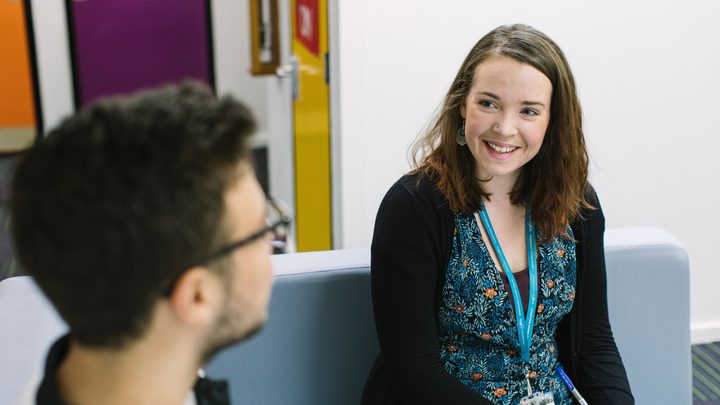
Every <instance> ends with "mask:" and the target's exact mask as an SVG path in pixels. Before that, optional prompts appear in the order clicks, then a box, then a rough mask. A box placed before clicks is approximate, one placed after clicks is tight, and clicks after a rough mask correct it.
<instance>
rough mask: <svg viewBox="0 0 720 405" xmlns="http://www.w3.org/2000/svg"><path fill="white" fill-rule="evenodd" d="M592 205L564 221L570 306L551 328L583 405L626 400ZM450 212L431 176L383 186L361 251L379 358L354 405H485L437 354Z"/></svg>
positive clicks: (600, 220)
mask: <svg viewBox="0 0 720 405" xmlns="http://www.w3.org/2000/svg"><path fill="white" fill-rule="evenodd" d="M587 198H588V200H589V202H590V203H591V204H592V205H593V206H594V207H597V209H596V210H586V211H584V212H583V213H582V217H583V218H584V219H581V220H577V221H575V223H573V224H571V226H572V230H573V233H574V236H575V239H576V240H577V241H578V243H577V286H576V295H575V301H574V304H573V308H572V311H571V312H570V314H569V315H568V316H566V317H565V319H563V320H562V321H561V322H560V324H559V326H558V329H557V332H556V336H555V338H556V341H557V344H558V350H559V359H560V362H561V363H562V364H563V366H564V368H565V371H566V372H567V373H568V375H569V376H570V378H571V379H572V380H573V382H574V383H575V385H576V386H577V388H578V390H579V391H580V393H581V394H582V395H583V396H584V397H585V399H586V400H587V401H588V403H590V404H593V405H596V404H603V405H616V404H617V405H626V404H633V403H634V399H633V397H632V394H631V392H630V386H629V384H628V381H627V375H626V373H625V368H624V366H623V363H622V360H621V359H620V354H619V353H618V350H617V346H616V345H615V340H614V339H613V336H612V331H611V329H610V323H609V320H608V311H607V291H606V276H605V253H604V248H603V233H604V230H605V218H604V216H603V213H602V210H601V209H600V203H599V201H598V199H597V196H596V195H595V192H594V191H593V190H592V188H591V187H588V192H587ZM452 229H453V213H452V212H451V211H450V208H449V204H448V203H447V200H446V199H445V198H444V197H443V196H442V194H441V193H440V192H439V191H438V190H437V188H436V187H435V185H434V183H433V182H432V181H430V180H429V179H427V178H426V177H423V176H422V175H408V176H403V177H402V178H401V179H400V180H398V181H397V182H396V183H395V184H394V185H393V186H392V187H391V188H390V190H389V191H388V192H387V194H386V195H385V198H384V199H383V201H382V203H381V205H380V209H379V211H378V214H377V218H376V221H375V231H374V235H373V241H372V248H371V274H372V299H373V307H374V312H375V326H376V329H377V334H378V339H379V342H380V355H379V356H378V359H377V360H376V361H375V364H374V365H373V368H372V370H371V371H370V376H369V378H368V381H367V383H366V385H365V390H364V392H363V397H362V404H363V405H380V404H383V405H385V404H394V405H398V404H406V405H422V404H443V405H445V404H448V405H450V404H452V405H454V404H468V405H469V404H473V405H490V402H488V401H487V400H485V399H484V398H483V397H481V395H480V394H478V393H476V392H475V391H473V390H472V389H470V388H469V387H467V386H466V385H464V384H463V383H461V382H460V381H458V380H457V379H456V378H455V377H454V376H452V375H451V374H449V373H447V372H446V371H445V369H444V368H443V366H442V364H441V361H440V348H439V340H438V325H439V322H438V308H439V303H440V291H441V289H442V286H443V284H444V280H445V274H444V273H445V268H446V266H447V262H448V260H449V257H450V252H451V249H452Z"/></svg>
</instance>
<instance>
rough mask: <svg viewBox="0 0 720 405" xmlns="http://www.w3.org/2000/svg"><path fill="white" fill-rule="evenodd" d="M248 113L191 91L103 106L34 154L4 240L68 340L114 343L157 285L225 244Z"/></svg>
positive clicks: (153, 298)
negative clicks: (227, 199)
mask: <svg viewBox="0 0 720 405" xmlns="http://www.w3.org/2000/svg"><path fill="white" fill-rule="evenodd" d="M254 129H255V123H254V119H253V117H252V115H251V113H250V111H249V110H248V109H247V108H246V107H245V106H244V105H242V104H241V103H239V102H237V101H235V100H233V99H232V98H230V97H224V98H221V99H217V98H216V97H215V96H214V94H213V93H212V91H211V90H210V89H208V88H207V87H205V86H204V85H201V84H199V83H192V82H188V83H183V84H181V85H170V86H166V87H162V88H159V89H153V90H149V91H145V92H141V93H138V94H136V95H132V96H127V97H117V98H109V99H105V100H103V101H100V102H98V103H97V104H95V105H94V106H91V107H90V108H88V109H87V110H84V111H81V112H79V113H77V114H75V115H73V116H71V117H69V118H67V119H66V120H65V121H64V122H63V123H62V124H61V125H60V126H59V127H58V128H56V129H54V130H53V131H52V132H51V133H50V134H49V135H48V136H47V138H46V140H44V141H42V142H39V143H38V144H37V145H36V146H35V147H33V148H32V149H30V150H29V151H28V152H27V154H26V155H25V156H24V158H23V159H22V161H21V162H20V163H19V165H18V167H17V170H16V172H15V177H14V180H13V183H12V193H11V199H12V200H11V214H12V224H11V232H12V236H13V238H14V242H15V248H16V252H17V255H18V258H19V261H20V263H21V265H22V266H23V268H24V269H25V270H26V271H27V272H28V273H29V274H30V275H32V276H33V277H34V278H35V280H36V282H37V283H38V285H39V286H40V287H41V289H42V290H43V291H44V292H45V294H46V295H47V296H48V298H49V299H50V301H51V302H52V303H53V304H54V306H55V307H56V308H57V310H58V312H59V313H60V315H61V316H62V318H63V319H64V320H65V321H66V322H67V323H68V325H69V326H70V330H71V333H72V335H73V338H74V339H75V340H76V341H77V342H79V343H81V344H84V345H87V346H96V347H108V346H114V347H119V346H122V345H123V344H125V343H126V342H128V341H131V340H132V339H134V338H137V337H139V336H140V335H141V334H142V333H143V331H144V330H145V328H146V326H147V324H148V321H149V318H150V315H151V310H152V308H153V307H154V303H155V302H157V300H158V299H159V298H160V297H161V296H162V291H163V289H164V288H165V287H166V286H167V285H168V283H170V282H171V280H172V279H173V278H174V277H175V276H176V275H177V274H178V273H179V272H180V271H182V270H183V269H184V268H187V267H188V266H189V264H190V263H193V261H194V260H196V259H197V258H199V257H202V256H203V255H205V254H207V253H208V252H210V251H212V250H213V249H214V248H216V247H218V246H219V245H221V244H222V243H223V242H226V240H225V235H224V234H225V232H224V231H223V227H222V225H221V224H222V216H223V213H224V211H225V207H224V195H225V190H226V189H227V188H228V186H229V185H230V183H231V182H235V181H237V180H238V179H239V177H240V176H242V175H245V174H243V173H244V172H251V171H252V170H251V169H245V170H242V168H243V167H249V166H248V165H243V164H242V163H244V162H247V161H248V159H249V153H248V147H247V138H248V136H249V135H250V134H252V132H253V131H254Z"/></svg>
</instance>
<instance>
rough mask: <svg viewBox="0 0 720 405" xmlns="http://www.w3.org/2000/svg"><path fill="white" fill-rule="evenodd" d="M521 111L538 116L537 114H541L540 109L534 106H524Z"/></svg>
mask: <svg viewBox="0 0 720 405" xmlns="http://www.w3.org/2000/svg"><path fill="white" fill-rule="evenodd" d="M520 113H522V114H525V115H529V116H531V117H536V116H538V115H540V112H539V111H538V110H534V109H532V108H523V109H522V111H520Z"/></svg>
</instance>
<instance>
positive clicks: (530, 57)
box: [411, 24, 592, 241]
mask: <svg viewBox="0 0 720 405" xmlns="http://www.w3.org/2000/svg"><path fill="white" fill-rule="evenodd" d="M492 55H503V56H507V57H510V58H512V59H514V60H516V61H518V62H521V63H526V64H528V65H531V66H533V67H534V68H536V69H537V70H539V71H540V72H542V73H543V74H544V75H545V76H547V78H548V79H550V82H551V83H552V101H551V108H550V112H551V116H550V122H549V124H548V128H547V132H546V133H545V138H544V140H543V144H542V146H541V147H540V151H539V152H538V154H537V155H536V156H535V157H534V158H533V159H532V160H530V161H529V162H528V163H527V164H526V165H525V166H524V167H523V169H522V172H521V175H520V177H519V178H518V181H517V183H516V184H515V186H514V188H513V190H512V192H511V194H510V199H511V201H512V202H513V204H519V203H524V204H529V206H530V207H532V219H533V222H534V223H535V226H536V227H537V228H538V229H539V230H540V232H541V233H542V235H543V240H544V241H547V240H549V239H551V238H553V237H555V236H559V235H565V236H567V231H566V227H567V225H568V224H569V223H570V222H572V221H573V220H574V219H576V218H577V217H578V215H579V214H580V209H581V208H583V207H585V208H592V207H591V205H590V204H589V203H588V202H587V200H586V199H585V197H584V189H585V187H586V183H587V175H588V154H587V149H586V146H585V137H584V135H583V130H582V112H581V110H580V102H579V100H578V97H577V93H576V90H575V80H574V79H573V75H572V72H571V71H570V67H569V66H568V63H567V60H566V59H565V55H564V54H563V52H562V51H561V50H560V48H559V47H558V46H557V44H555V42H554V41H553V40H551V39H550V38H548V37H547V36H546V35H545V34H543V33H542V32H540V31H538V30H536V29H535V28H532V27H530V26H527V25H522V24H515V25H504V26H501V27H498V28H496V29H494V30H492V31H490V32H489V33H488V34H487V35H485V36H484V37H482V38H481V39H480V40H479V41H478V42H477V43H476V44H475V46H474V47H473V48H472V50H470V53H469V54H468V55H467V57H466V58H465V61H464V62H463V64H462V66H460V71H459V72H458V73H457V76H455V80H453V83H452V85H451V86H450V89H449V90H448V92H447V95H446V96H445V99H444V102H443V105H442V107H441V108H440V109H439V111H438V112H437V114H436V116H435V117H434V118H433V120H432V121H431V123H430V125H429V127H428V129H427V130H426V131H425V132H424V133H423V134H421V135H420V137H419V138H418V140H417V141H416V142H415V144H414V145H413V146H412V148H411V159H412V163H413V167H414V170H413V171H412V173H419V172H420V173H423V174H425V175H428V176H429V177H430V178H432V179H434V180H435V182H436V183H437V186H438V188H439V190H440V192H441V193H442V194H443V195H444V196H445V198H447V200H448V201H449V203H450V208H451V209H452V210H453V211H455V212H464V213H468V212H473V211H475V210H477V209H478V208H479V207H480V204H481V201H482V200H483V198H488V197H490V195H489V194H488V193H486V192H485V191H484V190H483V188H482V182H483V181H487V179H484V180H483V179H478V178H476V177H475V160H474V158H473V156H472V154H471V153H470V150H469V149H468V148H467V147H466V146H461V145H458V144H457V142H456V140H455V137H456V134H457V131H458V129H459V128H460V125H462V122H461V118H462V117H461V115H460V107H461V106H462V105H463V103H464V102H465V99H466V98H467V95H468V93H469V91H470V88H471V86H472V83H473V77H474V74H475V70H476V68H477V66H478V65H479V64H480V63H482V62H483V61H485V60H486V59H487V58H488V57H490V56H492Z"/></svg>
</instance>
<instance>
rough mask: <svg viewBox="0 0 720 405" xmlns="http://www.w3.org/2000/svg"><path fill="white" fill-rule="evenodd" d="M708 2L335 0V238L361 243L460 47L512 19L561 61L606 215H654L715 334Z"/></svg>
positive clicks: (717, 57)
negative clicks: (679, 250) (339, 204)
mask: <svg viewBox="0 0 720 405" xmlns="http://www.w3.org/2000/svg"><path fill="white" fill-rule="evenodd" d="M718 16H720V3H717V2H711V1H688V2H683V3H680V2H657V1H647V0H643V1H632V2H630V1H618V0H608V1H604V2H593V3H588V2H575V1H571V0H562V1H554V2H531V1H515V2H478V1H476V0H456V1H454V2H439V1H433V0H425V1H410V0H398V1H394V2H384V1H380V0H365V1H363V2H342V3H341V4H340V11H339V19H340V21H339V26H340V27H341V32H340V37H339V40H340V49H341V53H340V61H339V63H340V69H339V71H340V78H339V82H340V88H341V98H340V101H339V103H340V107H339V110H340V111H341V117H342V121H341V122H340V128H341V138H342V147H341V155H340V156H336V157H335V159H338V160H340V161H341V169H340V173H339V175H340V176H341V177H342V180H341V183H342V184H343V213H342V232H343V235H342V240H343V242H344V245H343V247H346V248H354V247H363V246H368V245H369V244H370V241H371V237H372V224H373V221H374V218H375V213H376V211H377V207H378V205H379V203H380V201H381V199H382V197H383V195H384V193H385V191H386V190H387V189H388V187H389V186H390V185H391V184H392V183H393V182H394V181H395V180H396V179H397V178H398V176H400V175H401V174H402V173H403V172H405V171H406V170H407V169H408V163H407V150H408V147H409V146H410V144H411V143H412V141H413V139H414V138H415V136H417V134H418V133H419V132H420V130H421V129H422V128H423V126H424V125H425V124H426V123H427V121H428V119H429V118H430V116H431V114H432V112H433V110H434V109H435V108H436V106H437V105H438V104H439V103H440V101H441V99H442V96H443V95H444V93H445V92H446V90H447V87H448V85H449V84H450V81H451V80H452V79H453V77H454V75H455V73H456V71H457V69H458V68H459V65H460V63H461V62H462V60H463V58H464V57H465V54H466V53H467V52H468V51H469V49H470V47H471V46H472V45H473V44H474V43H475V42H476V41H477V40H478V39H479V38H480V37H481V36H482V35H484V34H485V33H487V32H488V31H489V30H490V29H492V28H494V27H496V26H498V25H501V24H507V23H514V22H523V23H527V24H530V25H533V26H535V27H536V28H538V29H540V30H542V31H544V32H545V33H547V34H548V35H549V36H550V37H552V38H553V39H554V40H555V41H556V42H557V43H558V44H559V45H560V46H561V48H562V49H563V50H564V51H565V53H566V56H567V58H568V60H569V61H570V64H571V66H572V68H573V71H574V74H575V77H576V80H577V85H578V88H579V92H580V97H581V101H582V103H583V107H584V114H585V123H586V136H587V139H588V142H589V148H590V154H591V159H592V163H591V165H592V167H591V179H592V181H593V183H594V184H595V186H596V188H597V189H598V192H599V195H600V198H601V201H602V203H603V208H604V211H605V216H606V218H607V224H608V227H622V226H655V227H660V228H663V229H666V230H668V231H670V232H671V233H672V234H674V235H675V236H677V237H678V238H679V239H680V240H681V241H682V242H683V243H684V245H685V246H686V248H687V250H688V252H689V256H690V263H691V290H692V291H691V305H692V329H693V339H694V341H702V340H708V339H714V340H720V304H718V299H717V291H718V288H719V286H720V265H719V264H718V260H717V259H716V257H715V255H713V252H714V250H715V249H717V247H716V244H717V243H718V242H720V238H718V237H715V236H713V235H715V233H714V230H716V229H720V215H719V214H716V207H718V206H720V191H718V189H717V186H716V184H717V183H718V181H717V180H718V178H719V177H720V176H719V175H718V173H719V172H720V159H719V158H718V156H717V155H716V154H717V153H718V150H720V126H719V125H718V121H717V120H718V118H717V117H718V113H717V111H716V104H717V102H716V98H717V96H718V94H720V78H718V74H717V72H720V47H719V46H718V45H717V38H720V26H719V25H718V24H717V18H718ZM672 293H673V291H672V289H671V288H669V289H668V294H672ZM659 310H662V309H661V308H659ZM668 327H672V325H668Z"/></svg>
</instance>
